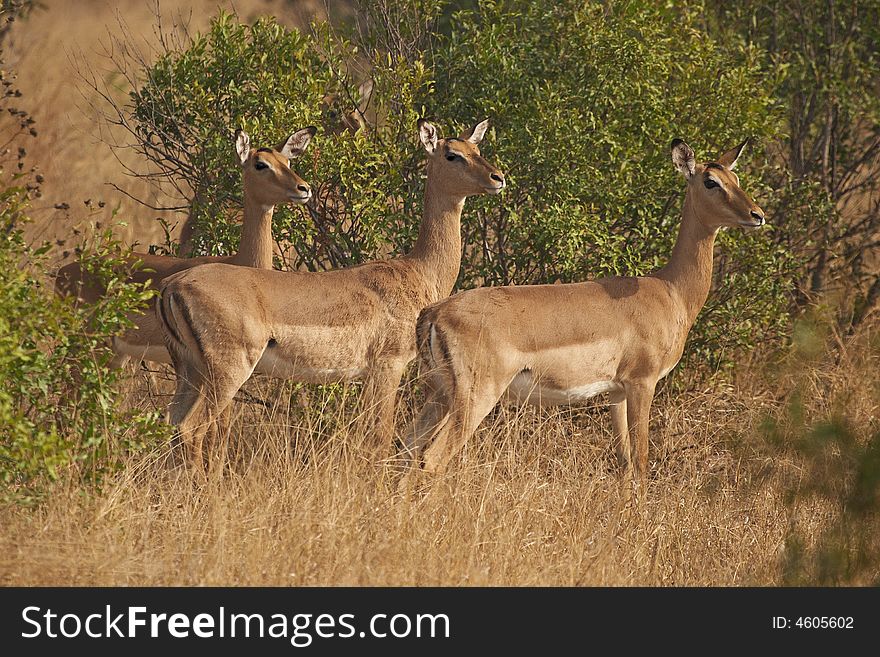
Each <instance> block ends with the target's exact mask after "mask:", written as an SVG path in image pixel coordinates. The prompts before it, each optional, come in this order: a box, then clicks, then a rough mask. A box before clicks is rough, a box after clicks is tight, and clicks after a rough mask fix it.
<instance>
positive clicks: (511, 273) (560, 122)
mask: <svg viewBox="0 0 880 657" xmlns="http://www.w3.org/2000/svg"><path fill="white" fill-rule="evenodd" d="M414 1H415V0H414ZM387 4H388V5H389V6H390V7H391V8H392V9H393V10H394V11H397V12H398V13H400V16H401V20H406V19H407V16H410V15H411V14H412V13H413V12H409V13H407V7H409V6H410V5H412V6H415V5H413V3H411V2H407V1H405V0H400V1H398V2H390V3H387ZM383 6H384V5H383ZM418 7H419V8H420V9H419V12H415V13H416V14H419V15H420V16H422V18H423V19H424V20H423V21H422V23H417V24H416V25H420V24H430V21H431V20H434V21H435V23H434V24H438V23H442V24H443V25H445V26H446V27H445V28H444V29H446V30H448V34H447V35H446V36H438V35H436V34H435V35H434V37H433V38H434V42H433V43H430V44H428V45H425V44H424V43H422V41H424V39H425V35H424V34H422V33H419V34H418V35H417V36H418V39H417V38H416V36H413V37H412V38H411V39H409V40H406V39H404V40H403V41H401V43H402V44H403V45H401V43H397V42H396V41H395V40H394V39H393V38H392V37H393V36H394V35H395V34H397V32H395V31H394V30H387V29H385V28H387V27H388V26H387V25H385V26H384V28H383V26H382V24H381V20H380V19H376V16H372V19H371V20H373V22H368V23H367V25H368V27H369V28H370V29H371V30H372V33H369V31H368V34H367V35H366V37H364V36H363V35H362V36H361V37H360V38H359V40H358V44H359V46H358V47H356V46H354V45H352V44H351V43H349V42H347V41H344V40H342V39H340V38H338V37H337V36H335V35H334V34H333V33H331V32H330V31H328V30H327V29H326V28H322V27H314V28H313V34H312V35H310V36H306V35H304V34H302V33H299V32H297V31H288V30H286V29H284V28H282V27H280V26H279V25H277V24H276V23H275V22H274V21H273V20H271V19H260V20H259V21H257V22H256V23H254V24H253V25H251V26H248V25H242V24H240V23H239V22H238V21H237V19H235V18H234V17H231V16H229V15H225V14H221V15H220V16H219V17H218V18H217V19H215V20H214V22H213V23H212V26H211V28H210V30H209V32H208V33H206V34H205V35H202V36H197V37H195V38H194V40H193V41H192V43H191V44H189V45H188V46H186V47H183V48H181V49H179V50H169V51H168V52H166V53H165V54H164V55H163V56H162V57H161V58H160V59H159V61H158V62H157V63H156V64H154V65H152V66H151V67H150V68H149V69H148V70H147V71H145V80H146V81H145V82H144V83H143V84H142V85H140V86H139V87H138V88H137V90H136V91H135V92H134V93H133V94H132V97H131V107H130V111H131V113H132V115H133V119H134V122H133V125H134V126H135V127H134V132H135V135H136V137H137V141H138V144H139V147H140V148H141V149H142V151H143V152H144V154H145V155H147V156H148V157H150V158H151V159H153V160H154V161H155V162H156V163H157V164H159V166H162V167H164V168H165V175H167V176H168V177H170V178H173V179H175V180H177V181H178V183H179V184H180V187H181V188H185V187H188V188H189V189H191V190H194V191H193V194H194V196H195V212H196V216H197V220H198V222H199V223H200V224H201V226H202V227H203V229H204V230H203V232H202V234H201V237H200V242H199V248H198V251H200V252H203V253H228V252H229V251H230V250H232V249H234V248H235V245H236V240H237V225H236V222H235V220H234V219H233V218H232V217H231V216H230V212H229V210H230V209H231V208H235V207H236V206H237V205H238V204H239V203H240V198H239V194H240V190H239V186H240V183H239V177H238V172H237V171H236V170H235V167H234V166H232V156H231V146H230V144H231V135H232V131H233V130H234V129H235V127H237V126H243V127H244V128H245V129H246V130H248V131H249V132H251V133H253V134H252V137H253V138H254V141H255V143H260V144H263V143H274V142H275V141H277V140H278V139H280V138H281V136H283V135H284V134H285V133H286V132H287V131H290V130H292V129H294V128H298V127H301V126H303V125H307V124H310V123H317V124H320V123H321V122H322V119H323V118H324V117H322V115H321V99H322V98H323V96H324V95H325V94H326V93H327V92H328V91H333V90H334V89H337V88H340V87H342V88H343V90H344V91H345V92H346V94H348V95H351V96H352V97H354V88H355V86H356V85H355V81H354V80H350V79H349V78H348V77H346V75H345V74H344V71H346V70H348V69H349V68H351V67H353V66H354V65H355V64H356V63H358V62H361V61H363V60H368V61H369V62H370V63H371V71H370V75H371V77H373V79H374V81H375V84H374V91H373V99H372V103H373V105H374V107H375V108H377V109H378V111H379V114H380V116H381V117H383V118H382V120H381V121H380V122H379V124H378V125H374V126H372V129H370V130H369V131H367V132H365V133H364V132H361V133H358V134H357V135H352V134H351V133H343V134H327V133H326V132H325V133H324V134H319V136H318V138H317V139H316V140H315V143H314V145H313V146H312V148H311V149H310V151H309V154H308V155H307V156H306V157H305V158H304V159H303V160H301V161H299V162H297V163H296V168H297V169H298V170H299V171H300V173H301V174H302V175H303V176H304V177H306V178H307V179H308V180H309V181H310V182H311V183H312V184H313V186H314V187H315V188H316V190H317V191H318V194H317V199H316V201H315V202H314V203H312V204H310V206H309V208H308V209H302V208H285V209H283V210H282V211H279V212H278V213H277V215H276V222H275V226H274V228H275V231H276V235H277V236H278V237H279V239H280V240H281V241H282V242H283V243H284V244H286V245H288V247H289V251H288V253H289V257H286V258H285V262H284V263H283V264H284V265H286V266H288V267H296V268H308V269H312V270H316V269H322V268H327V267H336V266H342V265H347V264H352V263H357V262H362V261H363V260H365V259H368V258H371V257H376V256H379V255H384V254H387V253H400V252H402V251H405V250H407V249H408V248H409V247H410V245H411V244H412V242H413V241H414V239H415V236H416V233H417V228H418V217H419V216H420V215H421V205H422V203H421V195H422V191H421V190H422V183H421V180H420V171H421V162H422V161H423V157H422V153H421V149H420V147H419V146H418V144H417V140H416V138H415V130H414V126H415V121H416V118H417V117H418V116H419V115H421V114H423V113H426V114H427V116H428V117H430V118H432V119H436V120H438V121H439V123H440V124H441V125H442V127H443V132H444V133H445V134H454V133H457V132H458V131H459V130H461V129H463V128H464V127H466V126H467V125H469V124H471V123H472V122H474V121H475V120H477V119H482V118H484V117H490V118H491V119H492V124H493V126H494V127H495V129H494V132H493V133H492V135H490V138H489V139H487V140H486V142H484V143H485V146H484V151H485V154H486V155H487V157H488V158H489V159H491V160H493V161H495V162H497V163H498V164H499V166H501V168H502V169H504V170H505V171H506V173H507V174H508V179H509V182H510V186H509V189H508V190H506V191H505V193H504V194H502V195H501V197H499V198H491V199H489V198H485V199H484V198H477V199H473V200H472V201H471V202H469V205H468V207H467V209H466V211H465V215H464V219H463V228H462V231H463V239H464V244H465V255H464V260H463V263H462V271H461V276H460V279H459V287H472V286H475V285H496V284H505V283H517V284H524V283H541V282H552V281H557V280H561V281H577V280H583V279H586V278H591V277H596V276H603V275H608V274H644V273H647V272H649V271H651V270H653V269H655V268H657V267H659V266H661V265H662V264H663V263H664V262H665V260H666V259H667V258H668V256H669V254H670V253H671V250H672V245H673V243H674V240H675V238H676V235H677V231H678V223H679V208H680V206H681V200H682V192H683V189H684V184H683V181H682V180H680V177H679V176H678V174H677V173H676V172H675V171H674V169H673V167H672V165H671V162H670V156H669V144H670V142H671V140H672V139H673V138H674V137H682V138H685V139H686V140H687V141H688V142H689V143H690V144H691V145H692V146H693V147H694V148H695V150H696V151H697V153H698V155H699V156H702V157H704V158H706V159H709V158H712V157H715V156H717V155H718V154H719V153H720V152H722V151H723V150H726V149H727V148H729V147H730V146H732V145H733V144H735V143H738V142H739V141H741V140H742V139H743V137H745V136H750V137H752V138H753V140H754V141H753V146H752V148H751V149H750V151H749V152H748V154H747V156H746V157H745V158H744V165H745V166H743V167H742V168H743V172H742V181H743V185H744V187H745V189H746V190H748V191H749V192H750V193H751V194H752V195H753V196H754V197H755V198H756V200H758V202H759V203H761V204H770V203H772V197H773V194H774V191H773V189H771V188H770V187H769V186H768V185H766V184H763V182H762V181H763V180H764V177H765V174H766V172H767V171H768V169H769V165H768V163H767V162H766V161H765V159H764V157H763V149H762V145H763V144H764V143H765V142H766V141H767V139H768V138H769V137H770V136H771V135H773V134H774V132H775V130H776V127H777V125H778V123H779V118H780V117H779V112H778V111H777V109H778V108H777V107H776V106H775V105H774V102H773V96H772V92H773V90H774V86H775V85H776V83H777V80H776V78H775V77H770V76H768V75H766V74H765V73H764V72H763V69H762V68H761V66H760V65H759V59H760V58H759V53H758V52H757V51H756V50H754V49H750V48H747V47H745V46H741V47H739V48H732V47H727V48H725V49H721V48H719V47H718V46H717V45H716V44H715V43H714V42H713V41H712V40H711V39H709V38H708V37H707V36H706V35H705V34H704V33H703V32H701V31H700V30H698V29H696V27H695V26H694V22H693V19H692V18H691V16H690V14H688V13H686V12H681V11H676V10H675V9H670V8H662V7H661V8H658V7H657V6H656V3H650V2H643V1H642V2H638V1H634V2H619V3H610V4H609V3H604V4H601V5H600V4H598V3H582V2H574V1H572V0H566V1H564V2H561V3H558V2H552V3H551V2H538V3H535V2H526V1H525V0H511V1H507V2H484V3H480V5H479V7H478V8H475V9H468V10H466V11H461V12H458V13H454V14H451V15H450V14H449V13H443V12H442V10H443V9H444V3H439V2H432V1H427V2H418ZM392 18H393V17H392ZM441 18H442V20H440V19H441ZM376 20H379V22H378V23H377V22H376ZM383 29H384V31H383ZM412 32H413V34H416V33H417V32H418V29H416V30H414V31H412ZM409 33H410V32H407V34H409ZM371 34H372V37H371V36H370V35H371ZM419 39H420V40H421V41H419ZM398 41H399V40H398ZM410 41H412V43H416V42H418V43H421V44H422V45H421V46H420V48H421V50H418V49H415V50H414V49H413V48H412V47H409V46H408V45H406V44H409V43H410ZM383 48H384V49H385V50H383ZM426 108H427V109H426ZM771 221H772V218H771ZM771 230H783V231H784V230H785V227H784V226H773V227H772V228H770V229H768V230H761V231H756V232H754V233H751V234H744V233H742V232H739V231H728V232H725V233H722V235H721V237H720V239H719V253H720V254H723V257H721V258H719V260H718V263H717V270H718V274H719V275H718V276H717V278H716V281H717V289H716V290H715V292H714V293H713V295H712V296H711V297H710V302H709V305H708V306H707V308H706V309H705V310H704V312H703V313H702V314H701V317H700V320H699V322H700V323H699V326H698V327H697V329H696V331H695V334H694V335H695V340H694V341H693V346H692V348H691V349H690V351H689V354H690V357H691V358H697V359H699V360H700V361H702V362H704V363H706V364H708V365H709V366H711V367H713V368H714V367H717V366H718V365H720V364H722V363H724V362H729V361H730V359H731V358H732V357H733V356H734V355H735V354H736V353H737V350H738V349H739V348H742V347H747V346H749V345H751V344H753V343H754V341H755V340H756V339H761V340H766V339H767V338H768V337H769V336H771V335H773V334H774V332H775V331H776V330H777V329H778V328H779V327H780V326H781V324H782V323H783V321H784V318H785V310H786V304H787V303H788V301H789V298H790V293H791V288H792V281H793V270H794V268H795V266H796V265H797V264H798V263H797V262H795V261H794V260H793V259H792V258H791V257H790V255H789V254H787V253H786V252H785V251H784V250H783V249H781V248H779V247H778V246H777V244H778V243H779V242H777V241H774V240H772V239H771V238H770V235H769V234H768V233H769V231H771Z"/></svg>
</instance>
